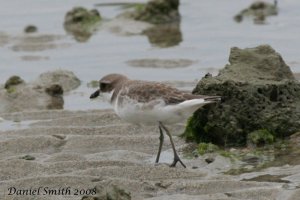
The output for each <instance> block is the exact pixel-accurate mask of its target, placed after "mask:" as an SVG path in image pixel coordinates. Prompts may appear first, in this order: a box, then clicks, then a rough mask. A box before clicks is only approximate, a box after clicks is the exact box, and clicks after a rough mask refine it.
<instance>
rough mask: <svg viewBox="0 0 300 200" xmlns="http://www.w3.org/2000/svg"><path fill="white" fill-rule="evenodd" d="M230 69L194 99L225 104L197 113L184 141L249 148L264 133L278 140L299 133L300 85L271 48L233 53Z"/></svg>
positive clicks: (210, 79) (206, 81) (198, 89)
mask: <svg viewBox="0 0 300 200" xmlns="http://www.w3.org/2000/svg"><path fill="white" fill-rule="evenodd" d="M229 63H230V64H228V65H226V66H225V68H224V69H222V70H220V72H219V75H218V76H216V77H207V78H203V79H202V80H201V81H200V82H199V83H198V85H197V86H196V88H195V89H194V91H193V93H195V94H206V95H220V96H222V97H223V102H221V103H218V104H215V105H213V104H211V105H207V106H205V107H204V108H203V109H200V110H198V111H197V112H196V113H195V114H194V115H193V117H192V118H190V120H189V122H188V126H187V128H186V130H185V133H184V136H185V138H186V139H191V140H196V141H197V142H200V141H201V142H213V143H215V144H221V145H225V144H226V145H229V146H230V145H233V146H236V145H245V144H246V143H247V137H248V135H249V134H250V133H251V132H253V131H257V130H261V129H265V130H266V131H268V132H269V133H271V134H272V135H273V136H274V138H276V137H285V136H289V135H291V134H293V133H295V132H297V131H298V130H299V129H300V84H299V82H298V81H297V80H295V78H294V76H293V74H292V72H291V70H290V68H289V67H288V66H287V65H286V64H285V62H284V61H283V59H282V57H281V56H280V54H279V53H277V52H276V51H275V50H274V49H272V48H271V47H270V46H268V45H261V46H258V47H256V48H246V49H239V48H237V47H233V48H231V53H230V56H229Z"/></svg>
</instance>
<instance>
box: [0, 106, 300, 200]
mask: <svg viewBox="0 0 300 200" xmlns="http://www.w3.org/2000/svg"><path fill="white" fill-rule="evenodd" d="M1 117H2V118H3V119H4V121H2V122H0V126H1V130H2V131H1V132H0V141H1V142H0V143H1V144H0V197H3V199H5V200H10V199H81V198H82V196H83V195H79V196H76V195H74V193H72V195H25V196H24V195H23V196H17V195H8V193H9V191H8V188H10V187H15V188H18V189H21V188H23V189H26V188H27V189H28V188H38V187H43V188H46V187H49V188H52V189H58V188H60V187H70V188H71V189H72V192H74V191H75V190H76V189H84V190H88V189H92V188H94V187H96V188H97V193H101V192H103V191H101V188H102V190H106V189H103V187H104V186H105V187H113V186H118V187H119V188H121V189H124V190H125V191H127V192H130V194H131V197H132V199H152V200H154V199H155V200H162V199H190V200H192V199H224V200H227V199H228V200H229V199H236V200H237V199H253V200H254V199H266V200H267V199H289V200H292V199H295V200H296V199H297V198H298V196H299V194H300V189H299V185H300V181H299V180H300V178H299V177H300V173H299V171H300V165H296V166H290V165H284V166H282V167H272V168H267V169H264V170H262V171H259V172H252V173H246V174H241V175H236V176H232V175H225V174H223V173H222V172H224V171H228V170H229V169H231V168H232V167H234V165H235V163H233V162H232V161H231V160H230V159H229V158H225V157H222V156H217V157H216V158H215V161H214V162H212V163H210V164H207V163H206V162H205V156H200V157H198V158H187V157H184V156H183V153H182V149H183V148H184V147H185V146H186V145H187V144H186V143H185V142H184V141H183V140H182V139H181V138H179V137H178V135H179V134H180V133H182V130H183V128H184V127H183V125H180V124H179V125H173V126H172V127H170V128H171V131H172V133H174V134H173V135H174V139H175V143H176V146H177V148H178V149H179V152H180V156H181V157H183V162H185V164H186V165H187V168H186V169H184V168H182V167H181V166H180V165H178V166H177V167H176V168H169V167H168V165H167V164H168V163H171V161H172V151H171V146H170V143H169V141H168V140H167V139H166V140H165V145H164V148H163V153H162V157H161V163H160V164H159V165H154V159H155V156H156V153H157V148H158V143H159V140H158V136H159V134H158V129H157V127H150V126H149V127H142V126H135V125H131V124H127V123H125V122H123V121H121V120H120V119H119V118H118V117H117V116H116V115H115V114H114V113H113V111H112V110H90V111H32V112H23V113H11V114H1ZM13 121H20V122H13ZM26 155H28V156H27V157H24V156H26ZM33 159H34V160H33ZM264 175H269V176H271V177H272V176H274V177H280V178H277V179H276V178H275V179H274V178H273V179H272V178H270V179H266V178H264ZM261 177H263V178H261ZM283 180H284V181H283ZM99 188H100V189H99ZM97 195H98V194H97ZM1 199H2V198H1Z"/></svg>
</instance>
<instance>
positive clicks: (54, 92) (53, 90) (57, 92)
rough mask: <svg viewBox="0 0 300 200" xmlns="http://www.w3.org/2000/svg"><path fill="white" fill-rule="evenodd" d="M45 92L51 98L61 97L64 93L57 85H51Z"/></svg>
mask: <svg viewBox="0 0 300 200" xmlns="http://www.w3.org/2000/svg"><path fill="white" fill-rule="evenodd" d="M45 92H46V93H47V94H49V95H50V96H52V97H57V96H62V95H63V93H64V90H63V88H62V87H61V86H60V85H59V84H53V85H51V86H50V87H47V88H46V89H45Z"/></svg>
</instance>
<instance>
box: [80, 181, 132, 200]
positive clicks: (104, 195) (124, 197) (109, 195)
mask: <svg viewBox="0 0 300 200" xmlns="http://www.w3.org/2000/svg"><path fill="white" fill-rule="evenodd" d="M96 194H97V195H95V196H84V197H82V200H98V199H99V200H100V199H101V200H131V194H130V192H127V191H125V190H124V189H121V188H120V187H119V186H116V185H113V184H112V185H106V186H103V185H100V186H97V187H96Z"/></svg>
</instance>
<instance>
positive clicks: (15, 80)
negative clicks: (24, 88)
mask: <svg viewBox="0 0 300 200" xmlns="http://www.w3.org/2000/svg"><path fill="white" fill-rule="evenodd" d="M22 83H24V80H23V79H21V77H20V76H11V77H10V78H9V79H8V80H7V81H6V82H5V84H4V88H5V89H9V88H10V87H11V86H15V85H19V84H22Z"/></svg>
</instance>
